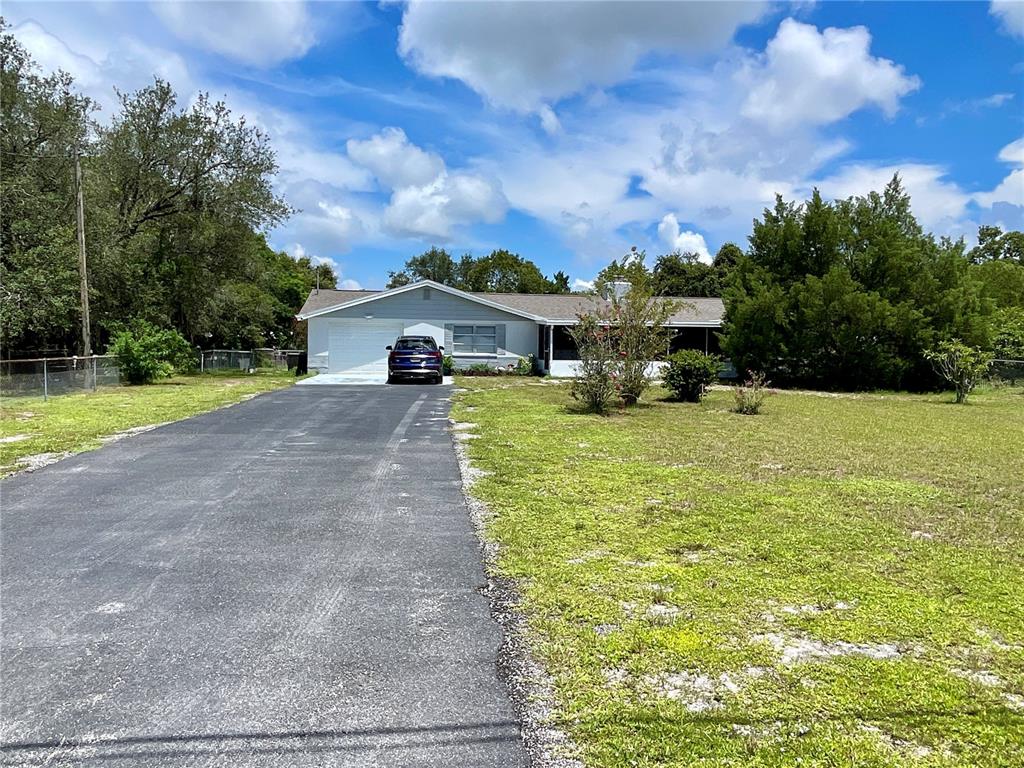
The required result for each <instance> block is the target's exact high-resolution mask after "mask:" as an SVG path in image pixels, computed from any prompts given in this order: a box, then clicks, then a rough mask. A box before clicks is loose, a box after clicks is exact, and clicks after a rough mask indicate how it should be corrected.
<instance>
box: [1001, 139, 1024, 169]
mask: <svg viewBox="0 0 1024 768" xmlns="http://www.w3.org/2000/svg"><path fill="white" fill-rule="evenodd" d="M999 159H1000V160H1002V161H1003V162H1004V163H1013V164H1014V165H1024V137H1022V138H1019V139H1017V140H1016V141H1012V142H1010V143H1009V144H1007V145H1006V146H1005V147H1003V148H1002V149H1001V150H999Z"/></svg>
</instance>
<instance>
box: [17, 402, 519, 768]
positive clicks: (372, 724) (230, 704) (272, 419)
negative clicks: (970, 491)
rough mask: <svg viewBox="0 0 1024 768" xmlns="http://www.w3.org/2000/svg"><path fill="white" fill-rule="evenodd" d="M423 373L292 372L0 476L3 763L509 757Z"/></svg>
mask: <svg viewBox="0 0 1024 768" xmlns="http://www.w3.org/2000/svg"><path fill="white" fill-rule="evenodd" d="M449 392H450V390H449V389H448V388H447V387H443V388H442V387H436V386H435V387H431V386H398V387H292V388H290V389H287V390H281V391H277V392H273V393H269V394H267V395H263V396H261V397H259V398H256V399H254V400H251V401H248V402H246V403H242V404H239V405H237V406H234V407H232V408H228V409H224V410H221V411H215V412H213V413H208V414H205V415H202V416H198V417H196V418H193V419H189V420H187V421H182V422H178V423H175V424H171V425H168V426H165V427H162V428H159V429H156V430H154V431H152V432H148V433H145V434H142V435H139V436H136V437H133V438H130V439H125V440H122V441H119V442H116V443H113V444H111V445H108V446H106V447H104V448H102V449H101V450H98V451H94V452H92V453H87V454H82V455H80V456H76V457H73V458H70V459H68V460H66V461H63V462H60V463H58V464H55V465H52V466H50V467H46V468H44V469H42V470H39V471H37V472H34V473H32V474H27V475H20V476H17V477H13V478H10V479H8V480H5V481H3V482H2V484H0V504H2V529H0V537H2V538H0V565H2V571H0V588H2V594H0V600H2V603H0V608H2V626H0V631H2V637H0V696H2V702H0V703H2V710H0V725H2V730H0V741H2V743H3V747H2V751H3V758H4V762H5V763H6V764H14V765H23V764H24V765H48V766H54V765H83V764H89V765H93V764H95V765H104V766H121V765H123V766H128V765H132V766H136V765H161V766H165V765H170V766H177V765H190V766H193V765H203V766H213V765H217V766H265V765H267V766H269V765H275V766H277V765H287V766H314V765H315V766H389V767H390V766H502V768H506V767H507V768H511V767H514V766H520V765H525V764H526V762H527V760H526V757H525V754H524V751H523V748H522V745H521V741H520V738H519V729H518V726H517V724H516V722H515V719H514V716H513V713H512V709H511V706H510V704H509V702H508V698H507V695H506V692H505V688H504V686H503V684H502V683H501V681H500V680H499V679H498V677H497V672H496V666H495V659H496V656H497V650H498V646H499V643H500V632H499V629H498V628H497V626H496V625H495V624H494V623H493V622H492V621H491V619H490V616H489V613H488V605H487V601H486V599H485V598H484V597H483V596H482V595H481V594H480V592H479V591H478V590H479V588H480V586H481V585H483V583H484V574H483V572H482V569H481V566H480V556H479V552H478V549H477V544H476V541H475V539H474V536H473V533H472V529H471V526H470V522H469V518H468V515H467V512H466V509H465V506H464V502H463V500H462V497H461V491H460V488H459V479H458V466H457V462H456V459H455V456H454V452H453V450H452V447H451V442H450V438H449V435H448V434H447V432H446V425H447V422H446V418H447V413H448V402H447V400H446V398H447V397H448V395H449Z"/></svg>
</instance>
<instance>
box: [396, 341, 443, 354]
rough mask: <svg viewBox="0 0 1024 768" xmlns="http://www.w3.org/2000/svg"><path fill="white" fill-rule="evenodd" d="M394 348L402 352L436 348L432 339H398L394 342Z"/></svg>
mask: <svg viewBox="0 0 1024 768" xmlns="http://www.w3.org/2000/svg"><path fill="white" fill-rule="evenodd" d="M395 349H396V350H401V351H404V352H409V351H430V352H433V351H434V350H436V349H437V344H435V343H434V340H433V339H399V340H398V341H396V342H395Z"/></svg>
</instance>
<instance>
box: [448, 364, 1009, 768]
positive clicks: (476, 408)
mask: <svg viewBox="0 0 1024 768" xmlns="http://www.w3.org/2000/svg"><path fill="white" fill-rule="evenodd" d="M459 385H460V386H461V387H463V388H465V389H464V391H462V392H460V394H459V396H458V397H457V401H456V403H455V406H454V412H453V415H454V417H455V418H456V419H458V420H460V421H463V422H472V423H474V424H475V425H476V427H474V428H472V430H471V431H472V432H475V433H476V434H477V435H478V437H477V438H476V439H473V440H469V441H467V443H466V445H467V450H468V451H469V456H470V459H471V461H472V463H473V464H474V466H476V467H478V468H479V469H482V470H485V471H486V473H489V474H486V475H485V476H483V477H482V479H480V480H479V481H478V482H477V483H476V484H475V485H474V487H473V493H474V494H476V495H477V496H478V497H479V498H480V499H482V500H484V501H485V502H487V503H488V504H489V505H490V508H491V510H492V514H493V517H492V518H491V519H490V521H489V522H488V534H489V535H490V536H491V537H492V538H493V539H495V540H496V541H497V542H499V543H500V545H501V548H500V551H499V556H498V557H499V559H498V568H499V570H500V571H501V572H502V573H503V574H505V575H508V576H511V577H514V578H515V579H517V580H518V582H519V584H520V586H521V589H522V593H523V609H524V611H525V613H526V616H527V620H528V625H529V627H530V631H531V635H532V644H533V649H534V651H535V653H536V655H537V656H538V657H539V658H540V659H541V660H542V661H543V662H544V663H545V664H546V666H547V668H548V670H549V672H550V673H551V675H552V677H553V682H554V685H555V691H556V696H557V698H558V705H559V706H558V710H557V715H556V717H557V724H558V725H559V726H561V727H562V728H564V729H565V730H566V731H567V732H568V733H569V734H570V735H571V736H572V738H573V739H574V741H575V742H576V744H577V745H578V746H579V748H580V750H581V752H582V754H581V755H580V756H581V757H582V758H583V759H584V760H585V762H586V764H587V765H590V766H793V765H804V766H807V765H814V766H897V765H898V766H918V765H920V766H952V765H956V766H1022V765H1024V547H1022V545H1024V393H1022V392H1021V390H1020V389H1019V388H1018V389H1016V390H1010V389H1003V390H990V391H985V392H979V393H977V394H976V395H975V396H973V397H972V400H971V403H970V404H969V405H967V406H956V405H952V404H951V403H950V400H951V399H952V398H951V396H949V395H944V396H939V395H935V396H911V395H863V396H856V397H854V396H827V395H816V394H806V393H804V394H797V393H779V394H777V395H775V396H773V397H771V398H769V400H768V401H767V403H766V405H765V409H764V412H763V413H762V415H759V416H741V415H738V414H735V413H732V412H730V410H729V408H730V407H731V404H732V398H731V393H729V392H727V391H715V392H713V393H711V394H710V395H709V397H708V398H707V399H706V401H705V402H704V403H701V404H699V405H693V404H683V403H673V402H668V401H665V400H661V399H659V398H662V397H664V392H662V391H660V390H655V391H653V392H652V393H650V395H649V398H648V400H649V401H648V403H646V404H645V405H642V406H641V407H638V408H636V409H634V410H631V411H628V412H626V413H623V414H615V415H612V416H609V417H605V418H602V417H598V416H590V415H579V414H574V413H572V412H570V411H569V410H567V405H568V403H569V402H570V401H569V398H568V387H567V386H564V385H563V386H559V385H553V384H550V383H543V382H540V381H538V380H536V379H533V380H530V379H527V380H509V379H497V380H496V379H468V378H463V379H460V380H459Z"/></svg>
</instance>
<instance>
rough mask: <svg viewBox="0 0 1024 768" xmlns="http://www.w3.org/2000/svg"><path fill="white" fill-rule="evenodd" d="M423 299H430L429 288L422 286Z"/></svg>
mask: <svg viewBox="0 0 1024 768" xmlns="http://www.w3.org/2000/svg"><path fill="white" fill-rule="evenodd" d="M423 300H424V301H429V300H430V289H429V288H424V289H423Z"/></svg>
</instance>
